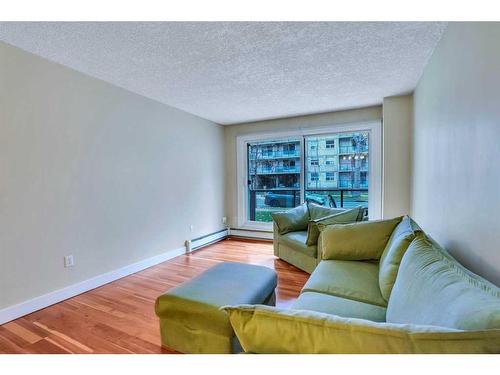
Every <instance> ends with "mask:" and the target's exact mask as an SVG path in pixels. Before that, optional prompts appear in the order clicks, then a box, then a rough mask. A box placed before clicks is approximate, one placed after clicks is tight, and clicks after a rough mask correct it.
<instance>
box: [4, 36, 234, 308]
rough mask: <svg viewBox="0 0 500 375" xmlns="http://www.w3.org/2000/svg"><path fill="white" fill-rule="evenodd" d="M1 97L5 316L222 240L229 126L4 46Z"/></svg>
mask: <svg viewBox="0 0 500 375" xmlns="http://www.w3.org/2000/svg"><path fill="white" fill-rule="evenodd" d="M0 87H1V91H0V309H1V308H3V307H6V306H10V305H13V304H16V303H18V302H21V301H25V300H27V299H30V298H33V297H36V296H39V295H41V294H44V293H47V292H50V291H53V290H56V289H59V288H62V287H64V286H67V285H71V284H74V283H76V282H79V281H82V280H85V279H88V278H91V277H93V276H96V275H99V274H102V273H105V272H108V271H111V270H114V269H116V268H119V267H123V266H125V265H128V264H130V263H133V262H136V261H139V260H142V259H145V258H148V257H152V256H154V255H157V254H160V253H162V252H164V251H167V250H170V249H175V248H179V247H181V246H183V242H184V240H186V239H187V238H190V237H196V236H200V235H203V234H207V233H211V232H214V231H216V230H219V229H221V228H222V224H221V218H222V216H223V215H224V213H225V209H224V139H223V129H222V127H221V126H219V125H216V124H214V123H211V122H209V121H206V120H203V119H200V118H198V117H195V116H193V115H190V114H187V113H185V112H182V111H179V110H177V109H174V108H172V107H169V106H166V105H163V104H160V103H157V102H155V101H152V100H149V99H146V98H144V97H141V96H139V95H136V94H133V93H130V92H127V91H125V90H123V89H120V88H117V87H115V86H112V85H110V84H107V83H104V82H102V81H99V80H96V79H93V78H90V77H88V76H85V75H83V74H80V73H77V72H75V71H72V70H70V69H67V68H65V67H62V66H60V65H57V64H54V63H52V62H49V61H47V60H44V59H41V58H39V57H36V56H34V55H31V54H28V53H26V52H23V51H21V50H19V49H16V48H13V47H11V46H8V45H6V44H3V43H0ZM190 224H193V225H194V232H193V233H191V232H190V229H189V225H190ZM66 254H73V255H74V257H75V262H76V265H75V267H74V268H68V269H65V268H63V256H64V255H66Z"/></svg>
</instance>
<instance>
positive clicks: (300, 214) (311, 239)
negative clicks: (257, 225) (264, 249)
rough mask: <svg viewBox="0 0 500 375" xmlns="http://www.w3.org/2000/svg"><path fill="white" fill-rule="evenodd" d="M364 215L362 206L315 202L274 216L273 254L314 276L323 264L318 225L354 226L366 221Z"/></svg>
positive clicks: (364, 211)
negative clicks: (327, 204)
mask: <svg viewBox="0 0 500 375" xmlns="http://www.w3.org/2000/svg"><path fill="white" fill-rule="evenodd" d="M365 213H366V210H365V209H363V208H362V207H356V208H354V209H351V210H345V209H342V208H329V207H323V206H319V205H317V204H314V203H304V204H302V205H300V206H298V207H296V208H294V209H292V210H289V211H287V212H278V213H273V214H272V217H273V226H274V233H273V234H274V241H273V244H274V255H276V256H277V257H278V258H281V259H283V260H284V261H286V262H288V263H290V264H293V265H294V266H295V267H297V268H300V269H301V270H303V271H306V272H307V273H311V272H312V271H314V269H315V268H316V266H317V265H318V263H319V262H320V261H321V257H318V236H319V230H318V229H317V225H318V223H322V222H326V223H337V224H345V223H351V222H355V221H359V220H364V219H366V215H365Z"/></svg>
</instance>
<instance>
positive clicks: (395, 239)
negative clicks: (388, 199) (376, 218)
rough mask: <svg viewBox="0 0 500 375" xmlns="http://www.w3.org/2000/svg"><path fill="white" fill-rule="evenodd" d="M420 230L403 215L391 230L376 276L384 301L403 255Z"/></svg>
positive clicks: (389, 291)
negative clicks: (392, 230) (377, 275)
mask: <svg viewBox="0 0 500 375" xmlns="http://www.w3.org/2000/svg"><path fill="white" fill-rule="evenodd" d="M421 232H422V230H421V229H420V227H419V226H418V225H417V223H415V222H414V221H413V220H412V219H411V218H410V217H408V216H405V217H404V218H403V220H402V221H401V223H399V224H398V226H397V227H396V229H394V232H392V235H391V238H389V242H388V243H387V245H386V246H385V249H384V252H383V253H382V256H381V257H380V268H379V278H378V281H379V286H380V291H381V293H382V296H383V297H384V299H385V300H386V301H388V300H389V296H390V295H391V291H392V287H393V286H394V282H395V281H396V276H397V274H398V269H399V265H400V263H401V259H402V258H403V255H404V254H405V252H406V250H407V249H408V246H410V243H411V242H412V241H413V240H414V239H415V236H416V235H417V234H418V233H421Z"/></svg>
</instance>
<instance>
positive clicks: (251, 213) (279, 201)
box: [247, 138, 301, 222]
mask: <svg viewBox="0 0 500 375" xmlns="http://www.w3.org/2000/svg"><path fill="white" fill-rule="evenodd" d="M300 144H301V142H300V138H286V139H277V140H272V141H263V142H251V143H249V144H248V146H247V147H248V150H247V151H248V219H249V220H250V221H262V222H271V221H272V218H271V212H274V211H283V210H284V209H289V208H293V207H296V206H298V205H299V204H300V183H301V178H300V172H301V147H300Z"/></svg>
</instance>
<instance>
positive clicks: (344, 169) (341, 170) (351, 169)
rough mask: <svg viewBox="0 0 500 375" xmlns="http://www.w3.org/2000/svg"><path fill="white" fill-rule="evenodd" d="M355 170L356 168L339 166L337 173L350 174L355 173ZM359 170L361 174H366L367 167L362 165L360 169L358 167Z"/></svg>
mask: <svg viewBox="0 0 500 375" xmlns="http://www.w3.org/2000/svg"><path fill="white" fill-rule="evenodd" d="M355 170H356V167H353V166H352V165H342V164H340V166H339V171H340V172H352V171H355ZM359 170H360V171H361V172H368V165H362V166H361V167H359Z"/></svg>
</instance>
